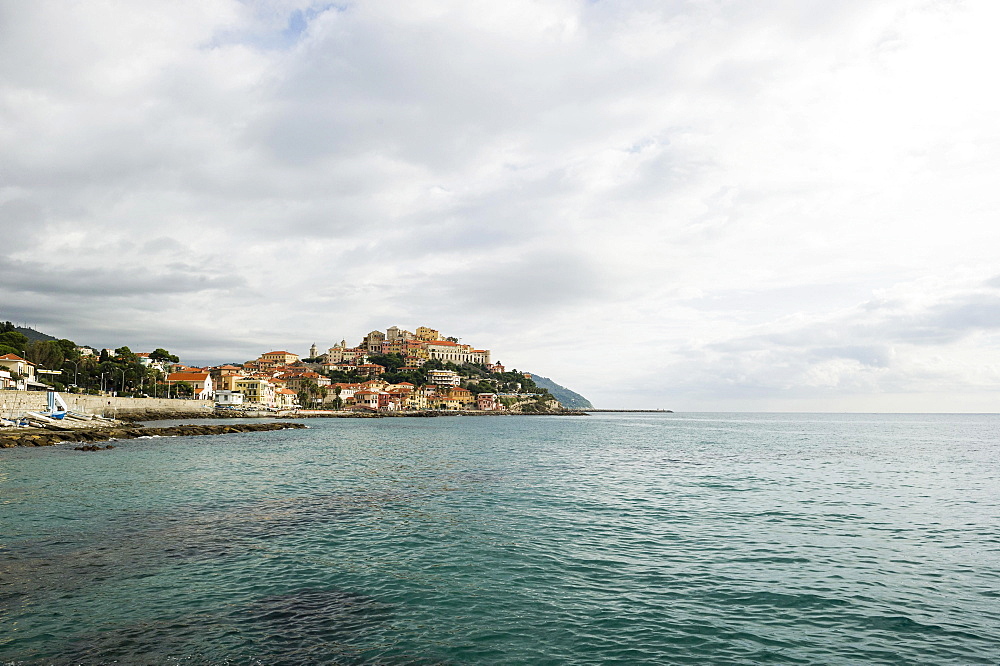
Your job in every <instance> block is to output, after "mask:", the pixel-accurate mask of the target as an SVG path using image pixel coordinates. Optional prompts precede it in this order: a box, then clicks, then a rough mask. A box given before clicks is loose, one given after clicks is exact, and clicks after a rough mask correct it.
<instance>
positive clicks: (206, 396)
mask: <svg viewBox="0 0 1000 666" xmlns="http://www.w3.org/2000/svg"><path fill="white" fill-rule="evenodd" d="M178 382H184V383H185V384H188V385H190V386H191V389H192V390H193V392H194V395H193V397H194V398H196V399H198V400H211V399H212V394H213V393H214V388H213V385H212V375H211V374H210V373H208V372H196V371H187V372H171V373H170V374H169V375H167V384H168V385H170V384H174V385H176V384H177V383H178ZM175 390H176V389H175Z"/></svg>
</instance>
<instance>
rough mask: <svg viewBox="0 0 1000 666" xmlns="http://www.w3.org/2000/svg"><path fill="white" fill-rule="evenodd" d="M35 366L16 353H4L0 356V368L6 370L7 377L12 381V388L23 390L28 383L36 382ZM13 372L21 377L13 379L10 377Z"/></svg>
mask: <svg viewBox="0 0 1000 666" xmlns="http://www.w3.org/2000/svg"><path fill="white" fill-rule="evenodd" d="M36 367H37V366H36V365H35V364H34V363H32V362H31V361H29V360H27V359H23V358H21V357H20V356H18V355H17V354H4V355H3V356H0V368H3V369H4V370H6V371H7V372H8V373H9V374H8V375H7V376H8V379H10V381H11V382H13V383H14V388H16V389H17V390H19V391H24V390H26V389H27V388H28V385H29V384H34V383H36V379H35V368H36ZM14 373H17V374H19V375H20V376H21V379H20V380H19V381H18V380H14V379H11V377H12V376H13V374H14Z"/></svg>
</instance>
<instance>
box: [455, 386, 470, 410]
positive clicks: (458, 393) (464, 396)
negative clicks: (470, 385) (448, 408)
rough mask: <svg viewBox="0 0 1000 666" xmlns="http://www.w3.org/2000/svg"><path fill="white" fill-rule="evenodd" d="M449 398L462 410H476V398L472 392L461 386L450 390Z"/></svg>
mask: <svg viewBox="0 0 1000 666" xmlns="http://www.w3.org/2000/svg"><path fill="white" fill-rule="evenodd" d="M448 398H449V399H451V400H454V401H456V402H457V403H458V405H459V408H460V409H474V408H475V406H476V398H475V396H473V395H472V391H470V390H469V389H464V388H461V387H459V386H453V387H451V388H450V389H448Z"/></svg>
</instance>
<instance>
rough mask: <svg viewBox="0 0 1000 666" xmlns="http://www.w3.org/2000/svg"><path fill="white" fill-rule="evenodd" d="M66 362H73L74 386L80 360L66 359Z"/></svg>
mask: <svg viewBox="0 0 1000 666" xmlns="http://www.w3.org/2000/svg"><path fill="white" fill-rule="evenodd" d="M66 362H67V363H72V364H73V386H76V382H77V379H78V375H79V373H80V362H79V361H66Z"/></svg>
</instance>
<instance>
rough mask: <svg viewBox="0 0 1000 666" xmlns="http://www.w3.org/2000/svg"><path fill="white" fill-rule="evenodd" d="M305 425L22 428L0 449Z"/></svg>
mask: <svg viewBox="0 0 1000 666" xmlns="http://www.w3.org/2000/svg"><path fill="white" fill-rule="evenodd" d="M305 427H306V425H305V424H303V423H233V424H231V425H210V424H205V425H194V424H188V425H179V426H167V427H163V428H157V427H149V426H141V425H134V424H133V425H127V426H121V427H118V426H115V427H111V428H80V429H75V430H43V429H40V428H19V429H16V430H11V431H9V432H0V449H9V448H14V447H17V446H54V445H56V444H72V443H81V446H78V447H76V449H77V450H78V451H103V450H105V449H106V448H114V447H113V446H111V445H109V446H107V447H101V446H98V445H97V444H95V442H108V441H114V440H121V439H138V438H140V437H191V436H195V435H226V434H231V433H238V432H264V431H270V430H288V429H292V428H305Z"/></svg>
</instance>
